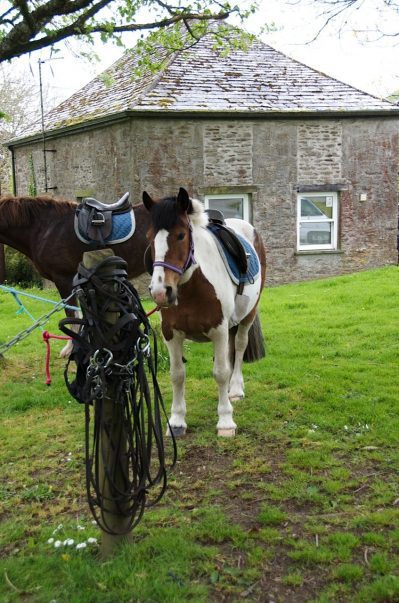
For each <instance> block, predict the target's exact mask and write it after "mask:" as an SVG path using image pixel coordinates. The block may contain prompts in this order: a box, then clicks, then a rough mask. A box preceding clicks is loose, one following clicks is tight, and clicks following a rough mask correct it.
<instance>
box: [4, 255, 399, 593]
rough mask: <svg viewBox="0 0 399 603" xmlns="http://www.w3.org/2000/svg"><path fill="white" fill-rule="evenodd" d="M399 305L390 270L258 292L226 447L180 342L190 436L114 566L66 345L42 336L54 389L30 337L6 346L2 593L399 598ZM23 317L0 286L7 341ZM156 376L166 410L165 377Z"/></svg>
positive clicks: (197, 360)
mask: <svg viewBox="0 0 399 603" xmlns="http://www.w3.org/2000/svg"><path fill="white" fill-rule="evenodd" d="M30 292H31V293H32V291H30ZM36 293H37V294H39V295H45V296H48V297H52V299H57V298H56V294H55V293H54V292H49V291H47V290H46V291H45V292H39V291H37V290H36ZM398 298H399V282H398V268H397V267H388V268H383V269H379V270H372V271H368V272H363V273H359V274H353V275H346V276H342V277H338V278H333V279H326V280H320V281H315V282H307V283H301V284H295V285H287V286H282V287H276V288H272V289H267V290H265V292H264V293H263V298H262V303H261V319H262V324H263V329H264V334H265V338H266V343H267V349H268V354H267V357H266V358H265V359H264V360H262V361H261V362H258V363H254V364H251V365H245V367H244V376H245V381H246V398H245V400H243V401H240V402H237V403H235V414H234V417H235V421H236V423H237V425H238V430H237V435H236V437H235V438H233V439H218V438H217V436H216V429H215V427H216V422H217V412H216V406H217V389H216V384H215V382H214V381H213V379H212V376H211V372H212V352H211V350H210V348H209V346H208V345H205V344H203V345H201V344H192V343H190V344H188V345H187V346H186V350H185V356H186V358H187V364H186V368H187V375H188V380H187V407H188V413H187V422H188V426H189V427H188V432H187V435H186V437H185V438H182V439H180V440H179V442H178V454H179V460H178V464H177V466H176V468H175V470H174V471H173V473H172V474H171V475H170V480H169V488H168V491H167V493H166V495H165V497H164V498H163V500H162V502H161V503H160V504H159V505H158V506H156V507H154V508H151V509H148V510H147V511H146V513H145V515H144V517H143V520H142V522H141V523H140V525H139V526H138V527H137V528H136V529H135V531H134V532H133V535H132V541H131V543H129V544H126V545H124V546H122V547H121V548H120V549H119V550H118V551H117V553H116V554H115V556H114V558H113V559H112V560H109V561H107V562H101V561H100V560H99V559H98V545H97V544H96V540H97V541H99V540H100V538H101V534H100V532H99V530H98V528H97V527H96V525H93V523H92V518H91V516H90V513H89V511H88V507H87V503H86V500H85V485H84V464H83V452H84V450H83V427H84V417H83V407H82V406H81V405H79V404H77V403H76V402H74V401H73V400H71V398H70V396H69V394H68V392H67V390H66V388H65V386H64V383H63V376H62V372H63V366H64V361H63V360H61V359H59V358H58V352H59V350H60V349H61V347H62V342H55V343H53V344H52V347H53V353H52V360H51V369H52V379H53V382H52V385H51V386H50V387H47V386H46V385H45V384H44V381H45V376H44V357H45V346H44V344H43V343H42V342H41V334H40V330H37V331H35V332H34V333H33V334H31V335H30V336H29V337H28V338H26V339H25V340H24V341H21V342H20V343H19V344H18V345H16V346H14V347H13V348H11V349H10V350H9V351H7V352H6V353H5V355H4V357H3V358H1V359H0V363H1V374H0V387H1V390H0V391H1V397H0V415H1V426H0V458H1V461H2V472H1V476H0V600H1V601H2V602H3V601H4V602H14V601H29V602H47V603H48V602H50V601H56V602H57V603H63V602H65V603H90V602H93V603H97V602H98V601H101V602H102V603H103V602H104V603H117V602H118V603H119V602H122V603H123V602H126V603H127V602H130V601H132V602H135V603H136V602H137V603H139V602H141V603H143V602H144V603H148V602H154V603H157V602H161V601H162V602H164V601H166V602H168V603H169V602H185V601H194V602H199V603H201V602H205V601H216V602H219V601H220V602H222V601H240V600H247V601H259V602H267V601H270V602H275V603H278V602H280V601H281V602H290V603H291V602H293V601H295V603H297V602H302V601H303V602H305V601H306V602H313V603H316V602H318V603H327V602H336V601H344V602H350V603H352V602H364V603H369V602H373V601H380V602H389V601H391V602H397V601H399V481H398V469H399V450H398V435H399V394H398V360H399V338H398V326H399V319H398ZM148 307H149V308H150V307H152V305H151V304H150V303H149V304H148ZM29 310H30V311H31V312H32V314H34V315H35V316H39V315H41V314H44V313H45V312H47V311H48V310H49V308H47V307H45V306H43V304H42V303H39V302H34V301H33V302H29ZM15 311H16V305H15V302H14V300H13V299H12V297H11V296H10V295H9V294H5V293H2V292H0V316H1V323H0V342H1V341H3V342H4V341H6V340H7V339H9V338H11V337H12V336H14V335H15V334H16V333H18V332H19V331H20V330H22V329H23V328H26V327H27V326H29V325H30V324H31V323H30V320H29V318H28V317H24V316H23V315H16V313H15ZM60 317H61V315H58V316H56V317H53V318H52V319H51V322H50V325H48V326H47V328H48V330H50V331H52V332H57V320H58V319H59V318H60ZM156 320H157V318H155V319H154V322H155V321H156ZM159 379H160V383H161V386H162V391H163V392H164V396H165V399H166V403H167V406H170V402H171V399H170V398H171V395H170V386H169V380H168V373H167V372H166V371H165V370H162V371H161V372H160V375H159ZM72 541H73V543H72ZM56 543H57V545H58V544H59V545H58V546H55V544H56ZM77 545H81V546H80V547H79V548H77Z"/></svg>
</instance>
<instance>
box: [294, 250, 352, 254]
mask: <svg viewBox="0 0 399 603" xmlns="http://www.w3.org/2000/svg"><path fill="white" fill-rule="evenodd" d="M343 253H344V252H343V251H341V249H309V250H305V249H301V250H300V251H295V253H294V255H342V254H343Z"/></svg>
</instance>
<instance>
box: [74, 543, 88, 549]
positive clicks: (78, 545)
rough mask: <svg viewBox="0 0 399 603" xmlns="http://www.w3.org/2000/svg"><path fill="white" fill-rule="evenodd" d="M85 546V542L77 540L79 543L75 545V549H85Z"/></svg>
mask: <svg viewBox="0 0 399 603" xmlns="http://www.w3.org/2000/svg"><path fill="white" fill-rule="evenodd" d="M86 547H87V544H86V543H85V542H79V544H77V545H76V548H77V550H78V551H79V549H85V548H86Z"/></svg>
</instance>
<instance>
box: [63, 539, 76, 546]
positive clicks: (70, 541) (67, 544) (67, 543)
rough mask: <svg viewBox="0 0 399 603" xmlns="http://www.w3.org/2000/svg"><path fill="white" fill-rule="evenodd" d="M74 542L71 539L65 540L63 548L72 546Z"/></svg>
mask: <svg viewBox="0 0 399 603" xmlns="http://www.w3.org/2000/svg"><path fill="white" fill-rule="evenodd" d="M74 542H75V541H74V539H73V538H67V539H66V540H64V546H72V545H73V544H74Z"/></svg>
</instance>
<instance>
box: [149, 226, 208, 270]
mask: <svg viewBox="0 0 399 603" xmlns="http://www.w3.org/2000/svg"><path fill="white" fill-rule="evenodd" d="M187 226H188V236H189V250H188V256H187V259H186V261H185V262H184V266H183V268H179V267H178V266H175V265H174V264H169V262H162V261H156V262H153V264H152V266H153V268H156V266H161V267H162V268H168V269H169V270H172V271H173V272H177V274H180V276H182V275H183V274H184V273H185V272H186V270H188V269H189V268H190V266H193V265H194V264H196V263H197V262H196V261H195V257H194V241H193V230H192V227H191V223H190V220H189V219H188V217H187Z"/></svg>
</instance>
